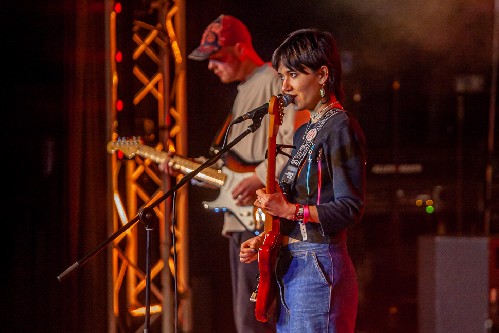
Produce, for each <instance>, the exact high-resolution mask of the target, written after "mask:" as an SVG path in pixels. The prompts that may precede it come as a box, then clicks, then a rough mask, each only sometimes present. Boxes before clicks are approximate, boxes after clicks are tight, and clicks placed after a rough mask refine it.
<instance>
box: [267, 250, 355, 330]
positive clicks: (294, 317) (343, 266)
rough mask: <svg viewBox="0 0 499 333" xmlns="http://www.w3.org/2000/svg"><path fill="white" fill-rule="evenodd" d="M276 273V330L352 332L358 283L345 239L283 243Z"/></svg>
mask: <svg viewBox="0 0 499 333" xmlns="http://www.w3.org/2000/svg"><path fill="white" fill-rule="evenodd" d="M276 275H277V279H278V285H279V290H280V305H279V318H278V321H277V331H278V332H279V333H306V332H310V333H321V332H324V333H353V332H354V330H355V320H356V316H357V305H358V285H357V276H356V274H355V269H354V267H353V264H352V261H351V259H350V256H349V255H348V252H347V247H346V242H343V243H341V244H336V245H333V244H319V243H308V242H297V243H291V244H288V245H287V246H283V247H282V248H281V250H280V254H279V259H278V261H277V266H276Z"/></svg>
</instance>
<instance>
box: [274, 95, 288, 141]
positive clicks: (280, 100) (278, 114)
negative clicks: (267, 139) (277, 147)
mask: <svg viewBox="0 0 499 333" xmlns="http://www.w3.org/2000/svg"><path fill="white" fill-rule="evenodd" d="M288 104H289V101H288V99H286V97H283V96H282V95H278V96H272V97H271V98H270V101H269V121H270V122H269V124H270V129H269V135H270V136H275V135H277V132H278V131H279V126H280V125H282V119H283V118H284V107H285V106H286V105H288Z"/></svg>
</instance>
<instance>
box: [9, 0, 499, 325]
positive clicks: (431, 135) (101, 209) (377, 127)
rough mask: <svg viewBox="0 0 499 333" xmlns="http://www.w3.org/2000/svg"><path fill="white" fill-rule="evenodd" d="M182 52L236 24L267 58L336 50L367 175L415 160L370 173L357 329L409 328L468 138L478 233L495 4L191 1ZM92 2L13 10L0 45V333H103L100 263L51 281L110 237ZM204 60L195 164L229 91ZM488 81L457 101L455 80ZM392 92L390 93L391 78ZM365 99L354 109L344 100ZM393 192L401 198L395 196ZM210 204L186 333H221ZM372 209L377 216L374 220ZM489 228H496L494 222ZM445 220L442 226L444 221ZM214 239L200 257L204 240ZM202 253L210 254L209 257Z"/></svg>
mask: <svg viewBox="0 0 499 333" xmlns="http://www.w3.org/2000/svg"><path fill="white" fill-rule="evenodd" d="M186 6H187V8H186V32H187V40H186V43H187V44H186V45H187V51H188V52H189V51H190V50H192V49H193V48H194V47H195V46H196V45H197V44H198V42H199V39H200V36H201V34H202V31H203V29H204V27H205V26H206V25H207V24H208V23H209V22H211V21H212V20H213V19H214V18H216V17H217V16H218V15H219V14H221V13H226V14H232V15H235V16H237V17H239V18H241V19H242V20H243V21H245V22H246V23H247V25H248V27H249V29H250V31H251V32H252V33H253V37H254V44H255V48H256V49H257V51H258V52H259V53H260V54H261V55H262V57H263V58H264V59H266V60H268V59H270V55H271V53H272V50H273V49H274V48H275V46H276V45H277V44H278V42H279V41H280V40H282V39H283V38H284V36H285V35H286V34H287V33H288V32H290V31H292V30H294V29H298V28H302V27H310V26H314V27H319V28H323V29H327V30H330V31H331V32H333V33H334V34H335V35H336V36H337V39H338V43H339V46H340V48H341V49H342V50H343V51H344V65H345V69H346V73H345V90H346V93H347V102H346V107H347V108H348V109H350V110H352V111H353V112H355V113H356V115H357V116H358V117H359V119H360V121H361V123H362V125H363V127H364V129H365V132H366V136H367V139H368V143H369V167H372V166H373V165H374V164H375V163H392V162H394V161H398V162H403V163H422V164H424V166H425V169H424V172H423V174H420V175H416V176H413V177H406V176H400V177H397V178H395V177H391V176H379V175H374V174H370V175H369V178H368V185H369V186H368V192H369V193H368V198H369V199H370V202H368V209H367V211H366V217H365V219H364V221H363V223H362V224H361V225H359V226H357V227H355V228H354V229H353V230H352V232H351V237H350V251H351V253H352V256H353V258H354V260H355V263H356V267H357V270H358V274H359V279H360V286H361V304H360V308H359V325H358V330H359V332H371V333H373V332H416V326H417V325H416V316H417V313H416V304H417V299H416V282H417V272H416V259H417V258H416V257H417V249H416V239H417V237H418V235H420V234H423V233H434V232H436V228H437V223H443V224H444V227H445V228H447V231H446V232H448V233H453V232H455V231H456V225H455V220H456V215H455V214H456V212H455V209H454V207H453V204H454V203H455V201H452V200H455V199H453V196H454V195H453V193H455V189H456V188H455V184H456V177H457V174H456V159H457V156H458V155H459V152H457V151H456V143H457V142H458V140H460V139H462V140H463V141H464V149H463V152H462V154H463V156H462V157H463V159H464V161H465V163H464V168H465V171H466V181H465V183H466V184H465V186H467V188H466V189H469V190H470V191H469V193H471V195H470V196H467V197H466V202H465V203H466V205H467V206H466V208H467V209H466V212H467V213H466V216H465V218H464V220H465V223H464V226H463V229H464V230H462V231H463V232H464V233H469V234H473V233H479V232H480V228H481V222H480V221H481V216H480V213H481V211H480V203H481V201H480V200H481V199H480V198H481V193H482V191H481V188H482V186H483V177H484V158H485V148H486V137H487V130H486V129H487V126H488V124H487V119H488V100H489V92H488V88H489V86H490V68H491V65H490V62H491V56H492V55H491V46H492V43H491V39H492V23H493V14H494V13H493V8H494V4H493V1H491V0H490V1H489V0H488V1H481V2H469V1H464V0H449V1H447V2H441V1H430V2H428V3H426V5H425V7H423V8H421V7H418V4H417V3H416V2H414V3H407V2H403V3H400V2H399V1H388V2H387V1H371V2H368V3H366V2H364V1H351V0H349V1H340V0H337V1H321V2H319V1H313V2H310V1H309V2H307V1H295V0H291V1H286V2H281V1H228V0H227V1H209V2H208V1H201V2H197V1H196V2H194V1H192V2H187V4H186ZM103 9H104V8H103V3H101V2H100V1H95V2H92V1H55V2H54V1H34V2H19V1H8V2H7V3H6V4H4V5H3V6H2V9H1V14H2V15H1V17H2V22H3V23H4V27H5V28H6V35H8V38H5V40H4V43H5V44H4V45H5V46H6V47H5V49H4V52H3V54H2V59H3V60H4V62H3V63H4V65H5V68H4V76H3V77H4V87H6V89H4V90H2V97H3V98H2V100H3V101H4V102H5V103H4V104H3V105H4V108H3V109H4V113H3V114H4V115H6V116H7V117H6V118H7V121H6V122H4V131H2V137H3V138H4V140H3V141H4V143H5V144H6V147H7V150H6V152H5V157H4V164H5V166H6V168H5V171H4V172H5V174H4V178H5V181H4V186H3V188H4V193H5V195H4V219H3V221H4V229H3V230H4V236H5V237H4V238H5V242H4V248H5V250H4V251H2V264H4V265H5V269H4V270H3V272H4V273H3V275H4V277H5V279H4V281H5V283H3V284H2V289H1V292H2V296H3V295H5V297H2V300H4V303H5V304H4V309H6V310H5V312H4V313H5V316H3V317H4V319H5V320H3V321H2V324H0V325H2V326H1V327H2V328H3V329H5V330H6V331H16V332H57V331H59V332H101V331H105V330H106V325H107V318H106V316H107V291H106V290H105V286H106V284H105V279H106V274H105V273H106V270H107V268H106V263H105V254H104V253H102V254H100V255H98V256H97V257H96V258H95V259H94V260H92V261H91V262H89V263H87V264H86V265H85V266H84V268H83V269H80V270H78V273H77V274H75V276H72V277H71V278H70V279H69V280H68V281H67V282H65V283H64V284H59V283H58V282H57V281H56V276H57V275H58V274H60V273H61V272H62V270H63V269H65V268H66V267H67V266H68V265H69V264H71V263H73V262H74V260H75V259H77V258H80V257H81V256H82V255H83V254H86V253H87V251H88V250H89V249H93V248H94V247H95V246H96V245H97V244H99V243H100V242H101V241H102V240H104V239H105V238H106V237H107V230H106V227H105V225H106V215H105V212H106V211H107V209H108V208H107V207H108V206H107V205H106V202H107V201H106V200H107V198H105V184H106V173H105V160H106V158H107V157H108V156H107V154H106V152H105V151H104V147H103V145H104V144H105V142H107V139H108V138H106V137H105V121H106V119H105V97H104V91H105V88H104V84H103V82H104V80H105V77H104V69H105V67H104V65H105V58H104V29H105V27H104V17H103ZM206 65H207V64H206V63H205V62H195V61H188V62H187V83H188V84H187V89H188V113H189V122H188V126H189V128H188V130H189V133H190V134H189V154H190V155H191V156H198V155H206V154H207V149H208V148H209V147H208V144H209V143H210V142H211V140H212V138H213V136H214V134H215V133H216V131H217V129H218V126H219V124H220V123H221V121H222V119H223V117H224V116H225V114H226V113H227V112H228V109H229V107H230V102H231V100H232V98H233V97H234V95H235V89H236V86H235V85H222V84H220V82H219V81H218V79H217V78H216V77H215V76H214V75H213V74H211V73H209V71H208V70H207V68H206ZM460 75H465V76H467V77H475V76H476V77H478V78H483V79H484V84H483V87H480V86H479V87H478V88H477V89H475V90H472V91H466V92H464V93H463V96H464V98H465V105H464V107H465V118H464V125H463V131H462V132H460V131H459V126H458V125H459V123H458V121H457V118H456V109H457V102H456V101H457V93H456V87H455V80H456V77H457V76H460ZM395 80H398V81H399V82H400V84H401V85H400V90H399V91H398V94H395V93H394V92H395V91H394V90H393V86H392V84H393V82H394V81H395ZM356 93H360V96H361V97H362V98H361V100H360V101H358V102H355V101H354V98H353V97H354V95H355V94H356ZM437 185H443V186H444V188H445V189H447V192H445V191H444V192H445V194H446V196H444V200H448V201H449V202H444V203H447V205H446V206H447V207H449V208H448V210H447V211H442V213H441V214H439V215H432V216H429V215H427V214H425V213H423V212H421V210H417V209H414V207H412V206H410V205H408V204H407V205H405V206H404V205H402V204H401V205H398V204H397V205H395V204H394V203H393V202H392V200H393V197H392V194H393V193H392V192H396V193H398V194H400V193H405V194H406V195H407V196H408V197H409V196H410V195H411V196H410V197H411V198H412V195H413V194H414V195H416V194H418V193H431V191H432V189H434V187H435V186H437ZM400 190H401V191H400ZM213 195H216V194H214V193H210V192H206V191H204V190H200V189H196V188H192V189H191V191H190V196H191V203H190V206H191V220H190V222H191V230H190V234H191V238H192V239H191V240H190V242H191V250H190V254H191V267H190V268H191V273H192V281H193V283H194V288H195V289H194V290H195V291H197V292H198V294H197V295H195V296H194V300H195V301H196V303H195V304H194V308H195V312H196V313H195V315H196V316H197V317H196V320H197V321H196V323H195V326H196V329H197V330H198V331H199V332H208V331H213V332H231V331H232V321H231V309H230V288H229V276H228V271H227V267H228V264H227V257H226V253H227V247H228V244H227V241H226V240H225V239H224V238H223V237H222V236H221V235H220V231H221V226H222V225H221V219H220V217H217V216H214V215H208V214H206V212H204V211H202V210H201V209H200V207H199V205H198V203H199V202H200V201H201V200H206V199H207V198H209V197H210V196H213ZM380 207H381V208H380ZM494 218H495V220H494V221H493V222H494V224H493V225H494V226H495V229H494V230H497V217H496V215H494ZM442 221H443V222H442ZM206 243H209V244H210V247H209V248H208V251H209V252H208V253H206V249H207V248H206V247H205V246H202V250H203V251H204V252H202V251H201V244H203V245H204V244H206ZM207 255H208V257H207Z"/></svg>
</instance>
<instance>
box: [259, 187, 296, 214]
mask: <svg viewBox="0 0 499 333" xmlns="http://www.w3.org/2000/svg"><path fill="white" fill-rule="evenodd" d="M256 196H257V198H256V200H255V202H254V203H253V204H254V205H255V207H257V208H261V209H263V210H264V211H265V212H266V213H269V214H270V215H272V216H277V217H284V218H286V219H292V218H293V215H294V213H295V205H294V204H292V203H290V202H288V201H287V200H286V198H285V197H284V194H283V193H282V190H281V188H280V187H279V186H276V192H275V193H272V194H268V193H266V191H265V189H264V188H263V189H259V190H257V191H256Z"/></svg>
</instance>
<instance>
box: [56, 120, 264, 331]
mask: <svg viewBox="0 0 499 333" xmlns="http://www.w3.org/2000/svg"><path fill="white" fill-rule="evenodd" d="M262 119H263V116H262V117H257V118H253V119H252V120H253V124H252V125H250V126H248V128H247V129H246V130H245V131H244V132H242V133H241V134H239V136H237V137H236V138H235V139H234V140H233V141H232V142H230V143H228V144H227V145H226V146H224V147H223V148H222V149H221V150H220V151H218V152H217V154H215V155H214V156H213V157H211V158H210V159H208V160H206V162H204V163H203V164H202V165H200V166H199V167H198V168H197V169H195V170H193V171H191V172H189V173H188V174H187V175H185V176H184V177H182V179H180V181H179V182H178V183H177V184H176V185H175V186H173V187H172V188H170V190H168V191H167V192H166V193H164V194H163V195H162V196H161V197H159V198H157V199H156V200H154V201H153V202H151V203H149V204H147V205H146V206H144V207H143V208H141V209H140V211H139V213H138V214H137V215H136V216H135V217H134V218H133V219H132V220H130V221H129V222H128V223H127V224H125V225H123V226H121V227H120V228H119V229H118V230H116V231H115V232H114V233H113V234H112V235H111V236H109V237H108V238H107V239H106V240H105V241H103V242H102V243H100V244H99V245H98V246H97V247H96V248H94V249H93V250H92V251H90V252H88V253H87V254H86V255H84V256H83V257H81V258H80V259H79V260H77V261H76V262H75V263H74V264H72V265H71V266H69V267H68V268H66V270H64V272H62V273H61V274H60V275H58V276H57V280H59V282H62V281H63V280H64V279H65V278H66V277H67V276H68V275H69V274H70V273H72V272H73V271H75V270H76V269H78V268H80V266H83V265H84V264H85V263H86V262H87V261H88V260H89V259H90V258H92V257H93V256H94V255H96V254H97V253H99V252H100V251H101V250H102V249H104V247H105V246H106V245H107V244H109V243H110V242H112V241H113V240H114V239H116V238H117V237H118V236H119V235H121V234H122V233H123V232H125V231H126V230H128V229H129V228H131V227H132V226H133V225H134V224H135V223H137V222H138V221H139V220H140V221H141V222H142V223H143V224H144V225H145V228H146V272H145V276H146V289H145V290H146V297H145V302H146V304H145V309H146V312H145V326H144V333H148V331H149V326H150V319H149V318H150V299H149V298H150V279H151V277H150V272H151V267H150V266H151V264H150V257H151V253H150V252H151V249H150V240H151V238H150V237H151V236H150V235H151V234H150V233H151V231H152V230H153V229H154V228H155V227H156V225H157V223H158V217H157V216H156V213H155V212H154V207H156V206H157V205H159V203H161V202H162V201H164V200H166V199H167V198H168V197H170V196H171V195H172V194H173V193H175V192H176V191H177V190H178V189H179V188H181V187H182V186H184V185H185V183H187V182H189V181H190V180H191V179H192V178H194V177H195V176H196V175H197V174H198V173H199V172H201V171H202V170H204V169H206V168H207V167H209V166H210V165H213V164H215V163H216V162H217V161H218V160H219V159H220V158H221V157H222V155H223V154H224V153H225V152H226V151H227V150H229V149H230V148H232V147H233V146H235V145H236V144H237V143H238V142H239V141H241V140H242V139H243V138H244V137H246V136H247V135H249V134H250V133H253V132H255V131H256V130H257V129H258V128H260V126H261V124H262Z"/></svg>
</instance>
